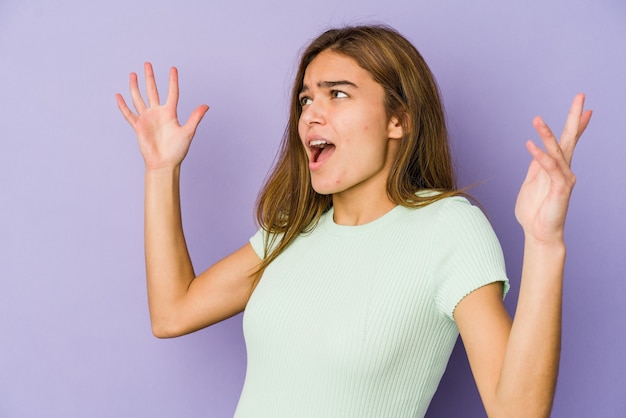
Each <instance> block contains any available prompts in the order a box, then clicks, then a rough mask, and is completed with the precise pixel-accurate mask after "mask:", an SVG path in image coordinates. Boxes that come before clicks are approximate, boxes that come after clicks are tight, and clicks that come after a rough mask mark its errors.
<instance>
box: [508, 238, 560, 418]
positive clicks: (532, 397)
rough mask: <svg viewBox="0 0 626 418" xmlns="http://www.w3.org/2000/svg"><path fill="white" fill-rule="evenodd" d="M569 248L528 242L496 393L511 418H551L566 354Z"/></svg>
mask: <svg viewBox="0 0 626 418" xmlns="http://www.w3.org/2000/svg"><path fill="white" fill-rule="evenodd" d="M564 263H565V245H564V243H563V242H562V241H560V240H559V241H557V242H556V243H551V244H545V243H543V244H542V243H538V242H535V241H534V240H532V239H528V238H527V239H526V241H525V246H524V262H523V267H522V280H521V287H520V295H519V300H518V304H517V310H516V313H515V317H514V321H513V326H512V328H511V333H510V336H509V340H508V344H507V349H506V353H505V357H504V361H503V365H502V372H501V376H500V380H499V382H498V387H497V398H498V399H499V400H500V401H501V402H498V404H499V405H500V406H501V407H503V408H505V410H506V409H508V411H507V412H506V414H505V415H506V416H507V417H512V416H518V415H519V416H525V417H542V416H546V417H547V416H549V415H550V410H551V408H552V401H553V398H554V392H555V388H556V381H557V375H558V367H559V357H560V349H561V306H562V288H563V267H564Z"/></svg>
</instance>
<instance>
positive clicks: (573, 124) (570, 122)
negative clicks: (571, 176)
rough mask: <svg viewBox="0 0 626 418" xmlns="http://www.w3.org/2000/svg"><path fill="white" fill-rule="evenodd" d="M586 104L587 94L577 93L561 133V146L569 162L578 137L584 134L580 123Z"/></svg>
mask: <svg viewBox="0 0 626 418" xmlns="http://www.w3.org/2000/svg"><path fill="white" fill-rule="evenodd" d="M584 105H585V95H584V94H577V95H576V96H575V97H574V100H573V101H572V105H571V106H570V109H569V113H568V114H567V119H566V120H565V127H564V128H563V132H562V133H561V141H560V146H561V149H562V150H563V153H564V154H565V157H566V158H567V160H568V162H569V161H571V159H572V155H573V153H574V148H575V147H576V143H578V139H579V138H580V135H582V132H580V124H581V121H582V119H581V116H582V114H583V107H584Z"/></svg>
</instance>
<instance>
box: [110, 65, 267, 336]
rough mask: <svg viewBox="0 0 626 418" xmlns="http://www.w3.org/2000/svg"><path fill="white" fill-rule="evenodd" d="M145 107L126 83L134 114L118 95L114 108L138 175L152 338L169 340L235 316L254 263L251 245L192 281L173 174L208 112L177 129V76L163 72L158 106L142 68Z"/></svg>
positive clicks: (198, 112)
mask: <svg viewBox="0 0 626 418" xmlns="http://www.w3.org/2000/svg"><path fill="white" fill-rule="evenodd" d="M145 74H146V93H147V98H148V104H147V105H146V104H145V102H144V100H143V98H142V97H141V94H140V92H139V87H138V83H137V75H136V74H134V73H132V74H131V75H130V92H131V97H132V101H133V105H134V107H135V109H136V114H135V113H133V112H132V111H131V110H130V109H129V107H128V106H127V105H126V102H125V101H124V99H123V98H122V96H121V95H119V94H118V95H117V96H116V97H117V103H118V106H119V108H120V111H121V112H122V114H123V115H124V118H125V119H126V120H127V121H128V123H129V124H130V125H131V126H132V128H133V129H134V131H135V133H136V134H137V139H138V142H139V147H140V150H141V154H142V156H143V158H144V162H145V166H146V173H145V252H146V254H145V255H146V277H147V286H148V302H149V308H150V318H151V322H152V330H153V333H154V334H155V335H156V336H157V337H173V336H178V335H182V334H186V333H189V332H193V331H196V330H198V329H200V328H203V327H206V326H208V325H211V324H213V323H216V322H219V321H221V320H223V319H225V318H228V317H230V316H232V315H235V314H236V313H238V312H241V311H242V310H243V309H244V308H245V305H246V303H247V300H248V297H249V295H250V293H251V289H252V288H251V286H252V285H251V283H252V277H251V273H252V271H253V270H254V268H255V267H256V265H257V264H258V263H259V261H260V260H259V258H258V256H257V255H256V253H255V252H254V251H253V250H252V247H251V246H250V244H247V245H245V246H244V247H242V248H241V249H239V250H238V251H236V252H234V253H233V254H231V255H230V256H228V257H226V258H224V259H223V260H221V261H219V262H218V263H216V264H215V265H213V266H212V267H211V268H209V269H208V270H207V271H205V272H204V273H202V274H201V275H199V276H198V277H196V275H195V273H194V270H193V266H192V263H191V259H190V257H189V252H188V250H187V244H186V242H185V237H184V234H183V227H182V220H181V211H180V193H179V185H180V166H181V164H182V161H183V159H184V158H185V156H186V155H187V151H188V149H189V146H190V144H191V141H192V139H193V136H194V134H195V131H196V128H197V126H198V124H199V123H200V121H201V120H202V117H203V116H204V114H205V113H206V112H207V110H208V106H206V105H202V106H199V107H198V108H196V109H195V110H194V111H193V112H192V114H191V116H190V117H189V120H188V121H187V122H186V123H185V124H184V125H182V126H181V125H180V124H179V122H178V117H177V114H176V108H177V104H178V74H177V71H176V69H175V68H172V69H171V70H170V80H169V90H168V97H167V100H166V102H165V104H163V105H161V104H160V102H159V94H158V91H157V86H156V82H155V80H154V73H153V71H152V66H151V65H150V64H149V63H146V64H145Z"/></svg>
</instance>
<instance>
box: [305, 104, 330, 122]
mask: <svg viewBox="0 0 626 418" xmlns="http://www.w3.org/2000/svg"><path fill="white" fill-rule="evenodd" d="M300 121H301V122H304V123H305V124H306V125H312V124H324V123H326V109H325V106H324V104H323V103H322V102H321V101H320V100H317V101H312V102H311V103H309V104H307V105H306V106H304V107H303V108H302V113H301V114H300Z"/></svg>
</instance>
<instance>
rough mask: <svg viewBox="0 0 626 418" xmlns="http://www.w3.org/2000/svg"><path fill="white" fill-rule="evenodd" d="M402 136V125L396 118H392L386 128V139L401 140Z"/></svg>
mask: <svg viewBox="0 0 626 418" xmlns="http://www.w3.org/2000/svg"><path fill="white" fill-rule="evenodd" d="M403 136H404V129H403V128H402V123H401V122H400V120H399V119H398V118H397V117H396V116H392V117H391V119H390V120H389V126H388V127H387V137H388V138H389V139H401V138H402V137H403Z"/></svg>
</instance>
